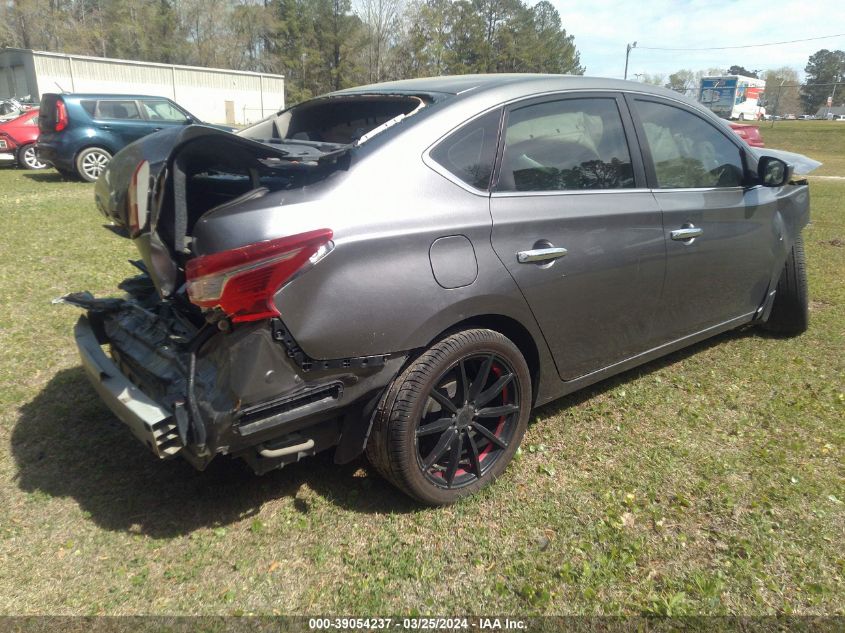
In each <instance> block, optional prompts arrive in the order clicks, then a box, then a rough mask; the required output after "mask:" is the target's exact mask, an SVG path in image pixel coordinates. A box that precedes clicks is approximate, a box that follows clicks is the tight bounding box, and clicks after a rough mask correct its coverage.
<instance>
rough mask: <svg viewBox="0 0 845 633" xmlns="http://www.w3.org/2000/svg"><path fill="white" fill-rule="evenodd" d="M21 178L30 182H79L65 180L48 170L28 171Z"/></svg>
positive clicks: (57, 173)
mask: <svg viewBox="0 0 845 633" xmlns="http://www.w3.org/2000/svg"><path fill="white" fill-rule="evenodd" d="M23 176H24V178H29V179H30V180H34V181H35V182H54V183H63V182H81V181H75V180H72V179H71V178H66V177H65V176H63V175H62V174H60V173H59V172H57V171H55V170H54V169H48V170H46V171H29V172H26V173H24V175H23Z"/></svg>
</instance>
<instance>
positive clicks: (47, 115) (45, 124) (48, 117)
mask: <svg viewBox="0 0 845 633" xmlns="http://www.w3.org/2000/svg"><path fill="white" fill-rule="evenodd" d="M58 100H59V95H56V94H45V95H42V96H41V103H39V104H38V128H39V129H40V130H41V131H42V132H52V131H53V130H54V129H55V127H56V102H57V101H58Z"/></svg>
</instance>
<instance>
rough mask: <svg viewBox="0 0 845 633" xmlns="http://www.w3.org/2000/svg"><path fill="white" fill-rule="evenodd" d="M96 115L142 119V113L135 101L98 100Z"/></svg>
mask: <svg viewBox="0 0 845 633" xmlns="http://www.w3.org/2000/svg"><path fill="white" fill-rule="evenodd" d="M94 116H95V117H96V118H98V119H140V118H141V113H140V112H139V111H138V104H137V103H135V102H134V101H129V100H126V101H117V100H115V101H98V102H97V108H96V110H95V112H94Z"/></svg>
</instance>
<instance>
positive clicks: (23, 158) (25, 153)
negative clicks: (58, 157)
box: [18, 143, 47, 169]
mask: <svg viewBox="0 0 845 633" xmlns="http://www.w3.org/2000/svg"><path fill="white" fill-rule="evenodd" d="M18 166H19V167H23V168H24V169H44V168H46V167H47V163H42V162H41V161H40V160H38V155H37V154H36V153H35V143H27V144H26V145H23V146H21V147H20V148H19V149H18Z"/></svg>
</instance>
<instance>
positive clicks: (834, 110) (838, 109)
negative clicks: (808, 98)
mask: <svg viewBox="0 0 845 633" xmlns="http://www.w3.org/2000/svg"><path fill="white" fill-rule="evenodd" d="M828 112H830V113H831V114H832V115H834V116H839V115H840V114H845V106H832V107H830V108H828V107H827V106H822V107H820V108H819V109H818V110H817V111H816V116H825V115H826V114H827V113H828Z"/></svg>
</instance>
